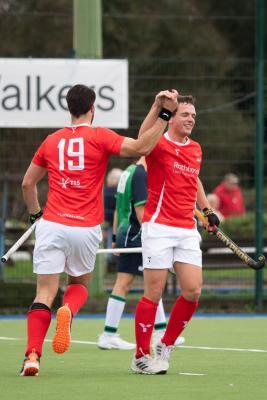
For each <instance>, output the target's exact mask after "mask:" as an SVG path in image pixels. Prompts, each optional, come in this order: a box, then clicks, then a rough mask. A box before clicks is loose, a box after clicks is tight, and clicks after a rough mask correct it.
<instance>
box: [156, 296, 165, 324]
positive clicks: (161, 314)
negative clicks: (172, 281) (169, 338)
mask: <svg viewBox="0 0 267 400" xmlns="http://www.w3.org/2000/svg"><path fill="white" fill-rule="evenodd" d="M166 326H167V321H166V315H165V311H164V307H163V302H162V299H160V301H159V304H158V308H157V313H156V319H155V326H154V329H155V331H164V330H165V329H166Z"/></svg>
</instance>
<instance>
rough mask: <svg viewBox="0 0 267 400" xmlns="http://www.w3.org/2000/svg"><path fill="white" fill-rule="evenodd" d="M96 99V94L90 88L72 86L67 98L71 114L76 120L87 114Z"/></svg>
mask: <svg viewBox="0 0 267 400" xmlns="http://www.w3.org/2000/svg"><path fill="white" fill-rule="evenodd" d="M95 98H96V94H95V92H94V91H93V89H90V88H89V87H88V86H85V85H74V86H72V88H70V90H69V91H68V93H67V97H66V100H67V104H68V109H69V112H70V113H71V115H73V116H74V117H76V118H78V117H80V116H81V115H83V114H86V113H87V112H88V111H89V110H90V109H91V108H92V106H93V105H94V102H95Z"/></svg>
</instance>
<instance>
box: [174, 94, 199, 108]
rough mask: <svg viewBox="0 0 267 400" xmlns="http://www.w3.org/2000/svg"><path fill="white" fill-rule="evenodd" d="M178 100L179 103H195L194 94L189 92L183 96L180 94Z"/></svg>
mask: <svg viewBox="0 0 267 400" xmlns="http://www.w3.org/2000/svg"><path fill="white" fill-rule="evenodd" d="M177 102H178V103H189V104H192V105H193V106H194V105H195V99H194V97H193V96H191V94H187V95H185V96H182V95H180V94H179V95H178V97H177Z"/></svg>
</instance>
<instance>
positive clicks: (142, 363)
mask: <svg viewBox="0 0 267 400" xmlns="http://www.w3.org/2000/svg"><path fill="white" fill-rule="evenodd" d="M168 368H169V365H168V363H166V362H164V361H161V360H159V359H158V360H155V359H154V358H152V357H151V356H150V355H149V354H145V355H144V356H142V357H140V358H135V356H134V358H133V361H132V365H131V369H132V371H134V372H135V373H137V374H145V375H163V374H166V372H167V369H168Z"/></svg>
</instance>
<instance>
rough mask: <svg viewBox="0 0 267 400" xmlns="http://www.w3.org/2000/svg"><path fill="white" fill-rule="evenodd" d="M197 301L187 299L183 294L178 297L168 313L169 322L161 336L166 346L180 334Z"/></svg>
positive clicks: (195, 307)
mask: <svg viewBox="0 0 267 400" xmlns="http://www.w3.org/2000/svg"><path fill="white" fill-rule="evenodd" d="M197 306H198V301H194V302H192V301H188V300H186V299H185V298H184V297H183V296H180V297H178V299H177V300H176V302H175V304H174V306H173V308H172V311H171V315H170V319H169V322H168V324H167V328H166V331H165V334H164V336H163V338H162V339H161V341H162V343H165V344H166V345H167V346H172V345H173V344H174V342H175V340H176V339H177V338H178V336H180V334H181V333H182V331H183V330H184V328H185V327H186V325H187V324H188V322H189V321H190V319H191V318H192V315H193V314H194V312H195V311H196V309H197Z"/></svg>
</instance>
